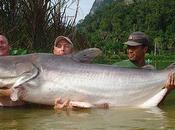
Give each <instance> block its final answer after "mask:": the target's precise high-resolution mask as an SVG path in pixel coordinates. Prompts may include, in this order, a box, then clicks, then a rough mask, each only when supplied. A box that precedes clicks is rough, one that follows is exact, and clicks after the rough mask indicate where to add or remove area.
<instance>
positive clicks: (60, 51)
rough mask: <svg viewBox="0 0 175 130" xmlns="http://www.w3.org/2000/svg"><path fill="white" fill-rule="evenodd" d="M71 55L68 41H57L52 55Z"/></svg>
mask: <svg viewBox="0 0 175 130" xmlns="http://www.w3.org/2000/svg"><path fill="white" fill-rule="evenodd" d="M71 53H72V46H71V44H70V43H69V42H68V41H66V40H64V39H62V40H60V41H58V43H57V44H56V46H54V49H53V54H54V55H68V54H71Z"/></svg>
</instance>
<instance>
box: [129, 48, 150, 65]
mask: <svg viewBox="0 0 175 130" xmlns="http://www.w3.org/2000/svg"><path fill="white" fill-rule="evenodd" d="M147 50H148V47H146V46H142V45H140V46H129V45H128V46H127V53H128V59H129V60H131V61H136V62H137V61H140V60H143V59H144V58H145V53H146V52H147Z"/></svg>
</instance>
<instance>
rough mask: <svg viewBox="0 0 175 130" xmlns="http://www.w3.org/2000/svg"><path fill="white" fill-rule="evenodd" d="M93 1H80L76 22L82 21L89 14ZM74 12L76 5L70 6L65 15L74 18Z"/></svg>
mask: <svg viewBox="0 0 175 130" xmlns="http://www.w3.org/2000/svg"><path fill="white" fill-rule="evenodd" d="M94 1H95V0H80V3H79V11H78V16H77V20H76V22H78V21H79V20H80V19H84V17H85V16H86V15H87V14H88V13H89V11H90V9H91V7H92V5H93V3H94ZM75 10H76V3H75V4H74V5H71V7H70V8H69V9H67V15H69V16H74V15H75Z"/></svg>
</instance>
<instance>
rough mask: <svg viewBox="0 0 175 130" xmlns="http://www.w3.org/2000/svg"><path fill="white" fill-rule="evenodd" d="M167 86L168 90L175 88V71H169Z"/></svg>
mask: <svg viewBox="0 0 175 130" xmlns="http://www.w3.org/2000/svg"><path fill="white" fill-rule="evenodd" d="M165 88H167V89H168V90H173V89H175V73H174V72H170V73H169V75H168V79H167V81H166V83H165Z"/></svg>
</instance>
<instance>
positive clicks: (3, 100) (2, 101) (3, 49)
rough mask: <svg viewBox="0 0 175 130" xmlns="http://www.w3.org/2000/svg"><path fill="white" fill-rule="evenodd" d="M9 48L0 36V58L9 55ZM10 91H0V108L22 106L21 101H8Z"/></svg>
mask: <svg viewBox="0 0 175 130" xmlns="http://www.w3.org/2000/svg"><path fill="white" fill-rule="evenodd" d="M9 51H10V46H9V43H8V40H7V38H6V37H5V36H3V35H0V56H7V55H9ZM10 94H11V89H8V88H6V89H0V107H4V106H19V105H22V104H23V102H22V101H17V102H13V101H11V99H10Z"/></svg>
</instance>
